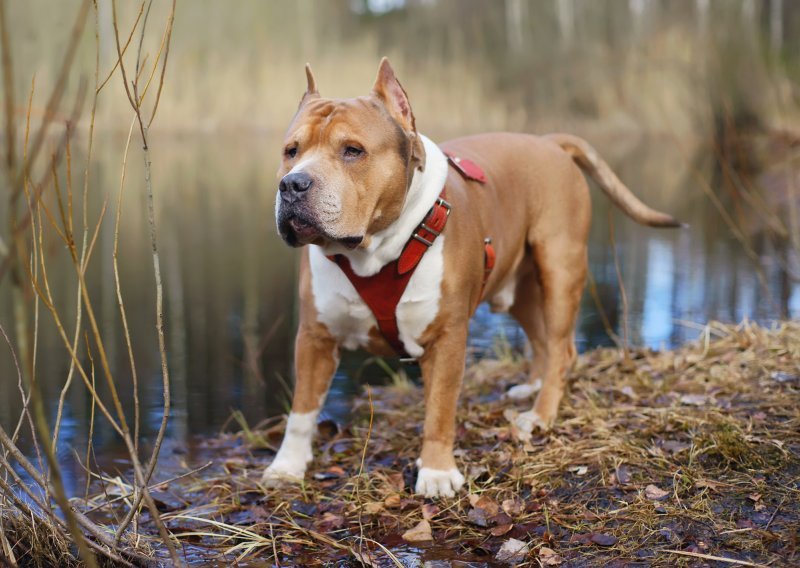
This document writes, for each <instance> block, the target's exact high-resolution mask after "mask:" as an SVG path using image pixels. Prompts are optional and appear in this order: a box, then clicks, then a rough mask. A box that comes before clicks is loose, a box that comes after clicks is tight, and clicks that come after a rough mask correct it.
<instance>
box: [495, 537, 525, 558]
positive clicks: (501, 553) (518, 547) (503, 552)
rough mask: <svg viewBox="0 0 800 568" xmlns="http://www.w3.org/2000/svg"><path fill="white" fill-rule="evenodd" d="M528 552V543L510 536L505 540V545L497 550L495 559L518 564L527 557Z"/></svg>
mask: <svg viewBox="0 0 800 568" xmlns="http://www.w3.org/2000/svg"><path fill="white" fill-rule="evenodd" d="M528 552H529V548H528V544H527V543H525V542H522V541H521V540H517V539H515V538H510V539H508V540H507V541H505V542H504V543H503V546H501V547H500V550H498V551H497V555H496V556H495V559H496V560H497V561H498V562H506V563H508V564H518V563H519V562H522V561H523V560H525V557H527V556H528Z"/></svg>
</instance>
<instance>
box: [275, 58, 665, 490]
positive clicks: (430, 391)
mask: <svg viewBox="0 0 800 568" xmlns="http://www.w3.org/2000/svg"><path fill="white" fill-rule="evenodd" d="M306 75H307V79H308V88H307V90H306V93H305V95H304V96H303V98H302V100H301V102H300V107H299V109H298V111H297V114H296V115H295V117H294V119H293V120H292V123H291V124H290V126H289V129H288V131H287V133H286V139H285V143H284V148H283V162H282V164H281V167H280V169H279V171H278V177H279V179H280V188H279V189H280V190H279V192H278V195H277V197H276V218H277V224H278V230H279V233H280V235H281V237H282V238H283V239H284V240H285V241H286V242H287V243H288V244H289V245H291V246H295V247H299V246H304V245H307V246H304V249H303V251H302V260H301V265H300V285H299V287H300V323H299V329H298V331H297V340H296V347H295V371H296V385H295V391H294V399H293V403H292V410H291V414H290V415H289V419H288V423H287V426H286V433H285V437H284V439H283V443H282V444H281V447H280V450H279V451H278V454H277V455H276V456H275V459H274V461H273V462H272V464H271V465H270V466H269V467H268V468H267V470H266V471H265V472H264V481H265V482H266V483H267V484H270V485H273V484H276V483H278V482H280V481H282V480H293V481H299V480H302V478H303V476H304V473H305V471H306V467H307V465H308V463H309V461H310V460H311V459H312V451H311V442H312V437H313V434H314V432H315V430H316V419H317V415H318V413H319V410H320V407H321V406H322V404H323V402H324V400H325V396H326V394H327V392H328V387H329V385H330V381H331V378H332V377H333V374H334V372H335V370H336V367H337V365H338V362H339V351H340V349H343V348H344V349H356V348H365V349H367V350H368V351H370V352H372V353H375V354H378V355H395V354H396V349H393V348H392V347H391V345H390V343H389V342H387V340H386V338H385V337H384V336H383V335H382V334H381V332H380V331H379V328H378V326H377V322H376V319H375V316H374V314H373V313H372V311H371V310H370V308H369V307H368V306H367V304H366V303H365V302H364V300H362V297H361V296H360V295H359V293H358V291H357V290H356V289H355V288H354V286H353V284H351V282H350V280H348V277H347V276H346V275H345V273H344V272H343V270H342V269H341V268H340V266H339V265H338V264H337V263H336V262H334V261H332V260H331V257H332V256H333V255H342V256H343V257H344V258H346V259H347V260H348V261H349V264H350V267H351V270H352V272H354V273H355V274H356V275H358V276H371V275H374V274H376V273H378V272H379V271H380V270H381V269H382V268H383V267H384V266H385V265H387V264H388V263H390V262H393V261H395V260H396V259H397V258H398V257H399V256H400V254H401V252H402V251H403V249H404V247H405V246H406V244H407V243H408V242H409V240H410V239H411V237H412V233H413V232H414V230H415V228H416V227H417V226H418V225H419V224H420V222H421V221H422V220H423V219H425V218H426V215H427V214H428V212H429V211H431V209H432V207H433V205H434V203H435V202H436V200H437V198H438V197H439V196H440V194H441V192H442V190H443V189H445V188H446V196H447V201H449V202H450V204H452V212H451V214H450V216H449V220H448V221H447V226H446V229H445V230H444V231H443V232H442V234H441V236H439V237H438V238H437V239H436V240H435V241H434V242H433V245H432V246H430V248H429V249H428V250H427V251H426V252H425V254H424V256H422V258H421V260H420V262H419V265H418V266H417V268H416V270H415V271H414V272H413V274H412V276H411V279H410V281H409V282H408V287H407V288H406V289H405V291H404V292H403V294H402V297H401V298H400V301H399V303H398V305H397V308H396V314H395V315H396V326H397V331H398V332H399V339H400V341H401V342H402V347H403V348H404V350H405V352H406V354H407V355H410V356H411V357H414V358H416V359H417V361H418V362H419V365H420V367H421V371H422V378H423V382H424V386H425V394H424V398H425V423H424V435H423V439H422V448H421V453H420V459H419V460H418V465H419V473H418V478H417V484H416V491H417V493H420V494H423V495H425V496H428V497H435V496H448V497H449V496H453V495H454V494H455V492H456V491H458V490H459V489H460V488H461V486H462V485H463V483H464V477H463V475H462V474H461V473H460V472H459V470H458V468H457V466H456V461H455V459H454V457H453V444H454V438H455V413H456V404H457V400H458V396H459V391H460V388H461V381H462V377H463V374H464V359H465V353H466V346H467V328H468V324H469V320H470V317H471V316H472V314H473V313H474V311H475V308H476V307H477V305H478V304H479V303H480V302H481V301H487V302H489V303H490V305H491V308H492V310H493V311H507V312H509V313H510V314H511V315H512V316H514V317H515V318H516V320H517V321H518V322H519V324H520V325H521V326H522V328H523V329H524V330H525V333H526V334H527V337H528V339H529V341H530V344H531V346H532V348H533V352H534V361H533V364H532V367H531V372H530V381H531V384H533V383H534V382H535V381H538V380H541V385H542V386H541V390H540V391H539V393H538V396H537V397H536V400H535V402H534V404H533V407H532V408H531V409H530V410H529V411H527V412H523V413H522V414H520V415H519V417H518V418H517V420H516V422H517V424H516V425H517V427H518V428H519V429H520V430H521V431H523V432H531V431H532V430H533V429H534V428H541V429H547V428H549V427H550V426H551V425H552V424H553V421H554V420H555V418H556V413H557V411H558V405H559V402H560V400H561V397H562V395H563V393H564V387H565V376H566V373H567V371H568V370H569V368H570V366H571V365H572V363H573V362H574V360H575V355H576V352H575V344H574V327H575V319H576V316H577V313H578V307H579V302H580V298H581V294H582V291H583V287H584V281H585V278H586V270H587V249H586V241H587V236H588V232H589V223H590V218H591V203H590V198H589V190H588V187H587V184H586V181H585V180H584V178H583V175H582V173H581V169H582V170H583V171H584V172H586V173H587V174H588V175H590V176H591V177H592V178H593V179H594V180H595V181H596V182H597V183H598V185H599V186H600V187H601V188H602V189H603V191H604V192H605V193H606V194H607V195H608V196H609V197H610V198H611V200H612V201H613V202H614V203H615V204H616V205H617V206H618V207H620V208H621V209H622V210H623V211H624V212H625V213H626V214H628V215H629V216H630V217H632V218H633V219H635V220H636V221H637V222H639V223H642V224H645V225H650V226H657V227H674V226H677V225H678V223H677V222H676V221H675V219H673V218H672V217H670V216H669V215H666V214H664V213H660V212H658V211H655V210H653V209H651V208H649V207H648V206H646V205H645V204H644V203H642V202H641V201H639V200H638V199H637V198H636V197H635V196H634V195H633V194H632V193H631V192H630V190H628V189H627V188H626V187H625V186H624V185H623V184H622V182H620V181H619V179H617V177H616V176H615V175H614V173H613V172H612V171H611V169H610V168H609V167H608V165H607V164H606V163H605V162H603V161H602V160H601V159H600V158H599V157H598V155H597V153H596V152H595V151H594V150H593V149H592V148H591V147H590V146H589V145H588V144H587V143H586V142H585V141H584V140H582V139H580V138H577V137H574V136H570V135H567V134H550V135H546V136H532V135H527V134H511V133H490V134H480V135H476V136H470V137H466V138H459V139H456V140H451V141H448V142H445V143H443V144H442V145H441V149H440V147H439V146H437V145H436V144H434V143H433V142H431V141H430V140H429V139H428V138H426V137H424V136H422V135H420V134H419V133H418V132H417V129H416V125H415V121H414V114H413V112H412V110H411V106H410V103H409V100H408V97H407V95H406V93H405V91H404V90H403V88H402V87H401V85H400V83H399V82H398V80H397V78H396V77H395V74H394V72H393V70H392V68H391V66H390V65H389V62H388V61H387V60H386V59H385V58H384V59H383V60H382V61H381V64H380V68H379V70H378V76H377V79H376V81H375V84H374V85H373V87H372V91H371V92H370V93H369V94H368V95H366V96H363V97H357V98H354V99H327V98H323V97H321V96H320V94H319V92H318V91H317V87H316V84H315V81H314V77H313V75H312V73H311V70H310V68H309V67H306ZM442 149H444V150H447V151H450V152H453V153H455V154H457V155H458V156H460V157H462V158H465V159H468V160H471V161H472V162H474V163H476V164H478V165H479V166H480V168H481V169H482V170H483V172H485V175H486V183H485V184H478V183H476V182H474V181H471V180H469V179H466V178H465V177H463V176H462V175H461V174H460V173H459V172H458V171H456V170H455V169H454V168H451V167H448V160H447V158H446V157H445V155H444V154H443V152H442ZM487 237H489V238H491V239H492V243H493V246H494V250H495V251H496V264H495V266H494V270H493V271H492V272H491V275H490V277H489V278H488V281H487V282H486V283H485V286H484V269H485V265H484V263H485V248H484V239H486V238H487Z"/></svg>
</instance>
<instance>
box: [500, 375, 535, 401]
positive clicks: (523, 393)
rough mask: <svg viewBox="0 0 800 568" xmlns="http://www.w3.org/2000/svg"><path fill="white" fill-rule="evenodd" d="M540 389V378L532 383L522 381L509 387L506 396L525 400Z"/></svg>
mask: <svg viewBox="0 0 800 568" xmlns="http://www.w3.org/2000/svg"><path fill="white" fill-rule="evenodd" d="M540 390H542V379H536V380H535V381H533V383H524V384H521V385H516V386H513V387H511V388H510V389H508V390H507V391H506V398H510V399H511V400H525V399H528V398H530V397H532V396H533V395H534V394H536V393H537V392H539V391H540Z"/></svg>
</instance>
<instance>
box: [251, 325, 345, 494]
mask: <svg viewBox="0 0 800 568" xmlns="http://www.w3.org/2000/svg"><path fill="white" fill-rule="evenodd" d="M338 364H339V351H338V346H337V344H336V341H335V340H334V339H333V338H332V337H331V336H330V335H329V334H327V332H324V331H322V330H317V329H308V328H305V327H304V326H302V325H301V327H300V329H299V330H298V332H297V340H296V343H295V374H296V381H295V387H294V396H293V399H292V411H291V412H290V413H289V419H288V420H287V422H286V432H285V433H284V435H283V441H282V442H281V447H280V449H279V450H278V453H277V454H276V455H275V459H274V460H272V464H271V465H270V466H269V467H268V468H267V469H266V471H265V472H264V475H263V477H262V481H263V482H264V483H265V484H267V485H269V486H273V485H277V484H279V483H280V482H282V481H293V482H299V481H302V479H303V476H304V475H305V472H306V467H307V466H308V462H310V461H311V457H312V454H311V442H312V440H313V437H314V434H315V433H316V430H317V416H318V415H319V411H320V408H322V404H323V403H324V402H325V397H326V395H327V394H328V388H329V387H330V384H331V379H332V378H333V374H334V373H335V372H336V367H337V365H338Z"/></svg>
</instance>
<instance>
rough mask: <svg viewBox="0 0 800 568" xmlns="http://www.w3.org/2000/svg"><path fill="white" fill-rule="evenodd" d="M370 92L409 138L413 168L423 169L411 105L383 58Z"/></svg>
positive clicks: (421, 150)
mask: <svg viewBox="0 0 800 568" xmlns="http://www.w3.org/2000/svg"><path fill="white" fill-rule="evenodd" d="M372 92H373V93H374V94H375V95H376V96H377V97H378V98H379V99H381V101H383V104H384V105H385V106H386V108H387V110H388V111H389V114H391V115H392V118H394V119H395V120H396V121H397V122H398V123H399V124H400V126H401V127H402V128H403V130H405V131H406V133H408V135H409V137H410V138H411V149H412V150H411V160H412V162H416V163H415V166H416V167H419V168H420V169H424V167H425V148H424V146H423V144H422V140H421V139H420V137H419V134H417V125H416V122H415V119H414V112H413V111H412V110H411V103H410V102H409V100H408V95H407V94H406V91H405V89H403V86H402V85H401V84H400V81H398V80H397V77H396V76H395V74H394V69H392V66H391V65H390V64H389V59H387V58H386V57H384V58H383V59H381V64H380V66H379V67H378V76H377V77H376V79H375V84H374V85H373V86H372Z"/></svg>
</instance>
